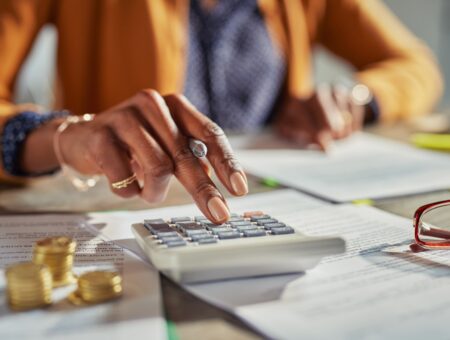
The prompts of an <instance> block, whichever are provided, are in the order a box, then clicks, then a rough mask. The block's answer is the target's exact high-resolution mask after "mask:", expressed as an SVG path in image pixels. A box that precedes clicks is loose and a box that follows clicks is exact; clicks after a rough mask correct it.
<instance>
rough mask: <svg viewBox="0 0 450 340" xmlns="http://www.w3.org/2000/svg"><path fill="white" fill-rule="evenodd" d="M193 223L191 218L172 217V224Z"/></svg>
mask: <svg viewBox="0 0 450 340" xmlns="http://www.w3.org/2000/svg"><path fill="white" fill-rule="evenodd" d="M188 221H192V220H191V218H190V217H188V216H181V217H172V218H171V219H170V223H177V222H188Z"/></svg>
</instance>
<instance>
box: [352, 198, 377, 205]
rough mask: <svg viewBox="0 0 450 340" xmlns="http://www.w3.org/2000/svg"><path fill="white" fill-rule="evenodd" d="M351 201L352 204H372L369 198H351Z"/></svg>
mask: <svg viewBox="0 0 450 340" xmlns="http://www.w3.org/2000/svg"><path fill="white" fill-rule="evenodd" d="M352 203H353V204H354V205H373V203H374V202H373V200H371V199H370V198H365V199H360V200H353V201H352Z"/></svg>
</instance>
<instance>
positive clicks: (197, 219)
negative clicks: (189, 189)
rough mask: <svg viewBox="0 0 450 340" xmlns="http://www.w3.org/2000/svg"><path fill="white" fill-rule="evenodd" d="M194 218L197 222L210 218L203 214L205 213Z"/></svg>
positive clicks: (206, 220)
mask: <svg viewBox="0 0 450 340" xmlns="http://www.w3.org/2000/svg"><path fill="white" fill-rule="evenodd" d="M194 220H195V221H197V222H208V219H207V218H206V217H205V216H203V215H201V216H195V217H194Z"/></svg>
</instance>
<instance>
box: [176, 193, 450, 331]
mask: <svg viewBox="0 0 450 340" xmlns="http://www.w3.org/2000/svg"><path fill="white" fill-rule="evenodd" d="M235 203H238V204H235ZM230 205H231V206H232V207H235V208H239V209H240V210H245V209H255V208H257V209H261V210H264V211H266V212H268V213H269V214H272V215H274V216H276V217H279V218H280V219H281V220H283V221H284V222H286V223H289V224H290V225H292V226H293V227H295V228H296V229H298V230H300V231H302V232H305V233H308V234H312V235H330V234H337V235H341V236H343V237H344V238H345V239H346V242H347V248H348V250H347V252H346V253H345V254H343V255H339V256H332V257H328V258H325V259H324V260H323V261H322V263H321V264H319V266H318V267H316V268H314V269H312V270H310V271H308V272H307V273H306V274H303V275H302V274H298V275H284V276H273V277H263V278H250V279H242V280H229V281H223V282H214V283H203V284H195V285H187V286H185V287H186V288H187V289H189V290H190V291H191V292H192V293H194V294H195V295H197V296H199V297H201V298H203V299H206V300H207V301H209V302H211V303H213V304H215V305H217V306H220V307H222V308H225V309H228V310H230V311H232V312H234V313H236V314H237V315H238V316H240V317H241V318H243V319H244V320H246V321H247V322H248V323H249V324H250V325H252V326H254V327H255V328H257V329H259V330H261V331H262V332H263V333H265V334H266V335H267V336H269V337H271V338H276V339H423V338H426V337H427V336H429V335H430V334H433V338H434V339H444V338H445V339H447V338H448V335H449V333H448V328H447V322H448V320H450V294H448V291H449V289H450V267H449V266H450V254H449V253H448V252H445V251H429V252H420V253H413V252H412V251H411V250H410V248H409V245H410V244H411V241H412V236H413V228H412V222H411V220H409V219H405V218H401V217H397V216H394V215H391V214H388V213H385V212H382V211H379V210H377V209H375V208H372V207H367V206H352V205H339V206H337V205H328V204H320V202H313V201H311V200H309V199H307V198H306V197H305V196H304V195H302V194H299V193H295V192H292V191H280V192H275V193H266V194H259V195H255V196H249V197H246V198H243V199H239V200H238V201H232V202H230ZM267 256H270V254H267ZM261 260H262V261H263V260H264V259H261Z"/></svg>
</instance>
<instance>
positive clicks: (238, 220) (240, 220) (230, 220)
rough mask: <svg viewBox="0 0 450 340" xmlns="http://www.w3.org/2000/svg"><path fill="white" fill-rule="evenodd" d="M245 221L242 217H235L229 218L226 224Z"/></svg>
mask: <svg viewBox="0 0 450 340" xmlns="http://www.w3.org/2000/svg"><path fill="white" fill-rule="evenodd" d="M243 221H245V219H244V218H243V217H240V216H237V217H230V219H229V220H228V223H230V222H243Z"/></svg>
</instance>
